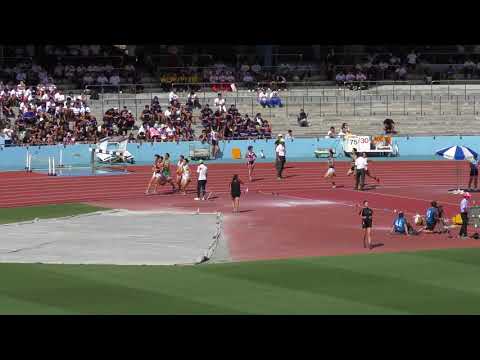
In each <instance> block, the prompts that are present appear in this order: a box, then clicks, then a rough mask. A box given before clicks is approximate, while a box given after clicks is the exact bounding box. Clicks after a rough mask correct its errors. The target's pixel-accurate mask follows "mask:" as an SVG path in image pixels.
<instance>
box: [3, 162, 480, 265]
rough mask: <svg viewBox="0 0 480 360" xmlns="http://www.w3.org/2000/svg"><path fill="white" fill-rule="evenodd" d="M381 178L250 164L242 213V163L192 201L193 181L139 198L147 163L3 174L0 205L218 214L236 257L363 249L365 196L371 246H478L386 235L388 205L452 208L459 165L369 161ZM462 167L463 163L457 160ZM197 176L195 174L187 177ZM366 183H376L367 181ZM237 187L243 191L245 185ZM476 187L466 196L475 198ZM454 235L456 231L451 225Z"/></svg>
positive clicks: (220, 170) (343, 165)
mask: <svg viewBox="0 0 480 360" xmlns="http://www.w3.org/2000/svg"><path fill="white" fill-rule="evenodd" d="M370 163H371V164H370V170H371V172H372V173H373V174H374V175H376V176H379V177H380V179H381V182H380V184H378V185H376V184H371V185H370V187H369V190H367V191H364V192H357V191H355V190H353V181H354V179H353V177H347V176H346V172H347V169H348V167H349V164H348V163H347V162H339V163H337V166H336V169H337V175H338V176H337V179H336V182H337V184H338V186H339V187H338V188H337V189H331V187H330V184H329V183H328V182H326V181H325V179H323V174H324V173H325V171H326V163H324V162H323V163H314V162H309V163H288V164H287V169H286V171H285V175H286V179H284V180H280V181H279V180H277V179H276V176H275V171H274V168H273V164H271V163H261V164H257V167H256V173H255V178H256V181H254V182H253V183H248V184H246V186H248V188H249V192H248V193H245V194H244V195H242V200H241V210H242V211H243V212H242V213H240V214H231V204H230V199H229V182H230V180H231V176H232V175H233V174H234V173H238V174H240V177H241V178H243V180H244V181H245V180H246V179H247V170H246V167H245V165H243V164H209V178H208V184H207V188H208V190H209V191H213V192H214V194H215V195H214V196H213V199H211V200H209V201H205V202H203V201H194V200H193V197H194V185H193V184H192V185H191V186H190V187H191V189H190V192H189V194H188V195H187V196H182V195H179V194H170V191H169V189H170V187H169V186H167V187H165V188H163V189H162V190H161V191H162V193H161V194H160V195H152V196H145V195H144V191H145V186H146V184H147V182H148V180H149V178H150V174H151V173H150V167H149V166H143V167H140V166H139V167H129V169H132V170H133V172H132V173H131V174H128V175H115V176H92V177H48V176H46V175H43V174H36V173H32V174H25V173H23V172H10V173H0V190H1V191H0V203H1V204H2V206H3V207H15V206H27V205H39V204H56V203H65V202H87V203H91V204H96V205H103V206H107V207H115V208H127V209H132V210H135V209H136V210H147V209H148V210H150V209H151V210H154V209H175V210H177V211H191V210H197V209H199V210H200V211H202V212H203V211H221V212H223V213H225V215H226V216H225V234H226V237H227V239H228V244H229V248H230V252H231V256H232V258H233V259H234V260H250V259H267V258H286V257H297V256H318V255H337V254H351V253H358V252H360V253H363V252H369V251H368V250H364V249H363V247H362V241H361V230H360V219H359V216H358V215H357V214H356V212H355V210H354V208H353V205H354V204H356V203H360V202H361V201H362V200H364V199H367V200H369V202H370V206H371V207H372V208H374V211H375V215H374V241H375V242H380V243H383V246H381V247H378V248H375V249H374V250H372V252H386V251H414V250H418V249H433V248H453V247H477V246H480V242H478V241H475V240H458V239H450V238H447V237H446V236H444V235H431V234H422V235H420V236H416V237H409V238H403V237H398V236H392V235H389V234H388V232H389V230H390V227H391V223H392V221H393V217H394V209H397V210H404V211H406V212H407V215H408V217H409V218H411V215H413V214H415V213H417V212H419V213H422V214H423V213H424V212H425V209H426V208H427V206H428V203H429V202H430V201H431V200H437V201H438V202H440V203H442V204H444V207H445V210H446V213H447V215H448V217H451V216H453V215H454V214H456V213H457V212H458V211H457V204H458V203H459V201H460V196H456V195H450V194H448V193H447V190H448V189H449V188H452V187H455V186H456V165H457V164H456V163H454V162H448V161H408V162H407V161H392V162H388V161H380V162H373V161H370ZM463 166H464V169H463V173H464V174H467V170H468V164H463ZM194 181H195V179H194ZM371 181H372V182H373V180H371ZM246 186H244V188H245V187H246ZM478 197H479V196H478V194H475V193H474V194H473V199H474V200H477V198H478ZM453 231H454V232H455V233H456V232H457V230H453Z"/></svg>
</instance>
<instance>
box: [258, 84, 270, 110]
mask: <svg viewBox="0 0 480 360" xmlns="http://www.w3.org/2000/svg"><path fill="white" fill-rule="evenodd" d="M258 103H259V104H260V105H261V106H262V107H263V108H265V107H267V106H268V107H270V104H269V101H268V95H267V92H266V91H265V90H264V89H260V91H259V92H258Z"/></svg>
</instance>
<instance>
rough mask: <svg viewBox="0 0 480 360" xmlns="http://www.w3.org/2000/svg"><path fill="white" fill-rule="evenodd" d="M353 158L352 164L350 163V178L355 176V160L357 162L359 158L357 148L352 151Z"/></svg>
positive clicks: (348, 173)
mask: <svg viewBox="0 0 480 360" xmlns="http://www.w3.org/2000/svg"><path fill="white" fill-rule="evenodd" d="M351 157H352V162H351V163H350V169H348V171H347V175H348V176H350V175H352V174H355V160H357V157H358V153H357V149H355V148H353V149H352V155H351Z"/></svg>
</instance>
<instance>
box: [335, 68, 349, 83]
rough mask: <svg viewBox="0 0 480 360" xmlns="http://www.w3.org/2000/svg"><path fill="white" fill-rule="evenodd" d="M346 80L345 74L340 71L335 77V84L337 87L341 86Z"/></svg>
mask: <svg viewBox="0 0 480 360" xmlns="http://www.w3.org/2000/svg"><path fill="white" fill-rule="evenodd" d="M346 80H347V78H346V75H345V72H343V71H341V72H339V73H338V74H337V75H336V76H335V81H336V82H337V85H338V86H343V85H344V84H345V81H346Z"/></svg>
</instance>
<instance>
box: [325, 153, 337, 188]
mask: <svg viewBox="0 0 480 360" xmlns="http://www.w3.org/2000/svg"><path fill="white" fill-rule="evenodd" d="M327 160H328V170H327V172H326V173H325V175H324V178H325V179H327V178H328V179H330V180H331V182H332V188H333V189H335V187H336V185H335V181H334V179H333V178H334V177H335V176H337V175H336V174H335V161H334V159H333V149H329V150H328V159H327Z"/></svg>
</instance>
